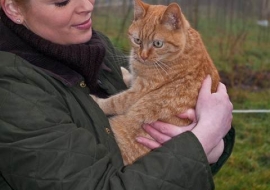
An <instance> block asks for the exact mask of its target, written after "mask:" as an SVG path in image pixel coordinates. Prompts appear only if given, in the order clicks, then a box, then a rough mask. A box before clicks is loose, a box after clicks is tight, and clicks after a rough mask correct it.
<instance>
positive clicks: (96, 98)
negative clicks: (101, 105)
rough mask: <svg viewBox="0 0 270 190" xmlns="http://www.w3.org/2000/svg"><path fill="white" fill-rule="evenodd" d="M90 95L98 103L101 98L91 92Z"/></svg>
mask: <svg viewBox="0 0 270 190" xmlns="http://www.w3.org/2000/svg"><path fill="white" fill-rule="evenodd" d="M89 96H90V97H91V98H92V99H93V100H94V101H95V102H96V103H98V100H99V99H100V98H98V97H96V96H94V95H91V94H89Z"/></svg>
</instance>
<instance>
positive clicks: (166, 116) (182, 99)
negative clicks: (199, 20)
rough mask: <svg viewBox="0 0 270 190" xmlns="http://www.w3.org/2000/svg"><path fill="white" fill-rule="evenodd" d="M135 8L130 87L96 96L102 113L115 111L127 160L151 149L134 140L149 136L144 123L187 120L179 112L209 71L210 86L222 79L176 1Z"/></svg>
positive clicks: (190, 101) (117, 134)
mask: <svg viewBox="0 0 270 190" xmlns="http://www.w3.org/2000/svg"><path fill="white" fill-rule="evenodd" d="M134 8H135V11H134V21H133V23H132V24H131V26H130V28H129V37H130V39H131V42H132V51H131V60H130V69H131V73H132V75H133V79H132V84H131V87H130V89H128V90H126V91H124V92H122V93H119V94H117V95H114V96H111V97H109V98H108V99H99V98H94V99H95V100H96V102H97V103H98V104H99V106H100V107H101V109H102V110H103V111H104V112H105V113H106V114H108V115H114V116H113V117H111V118H110V124H111V127H112V130H113V132H114V135H115V137H116V140H117V143H118V144H119V147H120V150H121V153H122V156H123V159H124V163H125V164H130V163H132V162H134V161H135V160H136V159H137V158H139V157H141V156H142V155H144V154H146V153H147V152H149V149H147V148H145V147H144V146H142V145H140V144H139V143H137V142H136V141H135V138H136V137H138V136H147V135H146V134H145V132H144V130H143V129H142V127H141V126H142V124H144V123H151V122H154V121H157V120H161V121H164V122H166V123H172V124H174V125H178V126H182V125H187V124H188V123H190V121H188V120H183V119H180V118H179V117H177V115H178V114H180V113H183V112H184V111H186V110H187V109H188V108H195V105H196V100H197V97H198V92H199V90H200V87H201V84H202V81H203V80H204V79H205V78H206V76H207V75H208V74H209V75H210V76H211V78H212V92H215V91H216V89H217V86H218V83H219V80H220V78H219V74H218V71H217V69H216V68H215V66H214V65H213V63H212V60H211V58H210V57H209V55H208V53H207V51H206V48H205V46H204V44H203V42H202V40H201V37H200V35H199V33H198V32H197V31H195V30H194V29H192V28H191V27H190V25H189V23H188V21H187V20H186V19H185V17H184V15H183V14H182V12H181V9H180V7H179V5H178V4H176V3H172V4H170V5H169V6H163V5H149V4H146V3H143V2H141V1H140V0H135V2H134ZM155 46H156V47H155Z"/></svg>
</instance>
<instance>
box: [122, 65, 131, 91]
mask: <svg viewBox="0 0 270 190" xmlns="http://www.w3.org/2000/svg"><path fill="white" fill-rule="evenodd" d="M121 72H122V75H123V80H124V82H125V84H126V86H127V87H128V88H129V87H130V86H131V82H132V74H131V73H130V72H129V71H128V70H127V69H125V68H124V67H121Z"/></svg>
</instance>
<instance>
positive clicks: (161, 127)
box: [136, 109, 196, 149]
mask: <svg viewBox="0 0 270 190" xmlns="http://www.w3.org/2000/svg"><path fill="white" fill-rule="evenodd" d="M179 117H180V118H182V119H189V120H191V121H193V122H192V123H191V124H190V125H187V126H181V127H179V126H175V125H171V124H168V123H164V122H161V121H157V122H154V123H151V124H145V125H143V128H144V130H145V131H146V132H147V133H148V134H149V135H150V136H151V137H152V138H153V139H148V138H146V137H137V138H136V140H137V141H138V142H139V143H141V144H143V145H144V146H146V147H148V148H150V149H155V148H158V147H160V146H162V144H163V143H165V142H166V141H168V140H170V139H171V138H172V137H174V136H177V135H179V134H181V133H183V132H186V131H191V130H192V129H193V128H194V126H195V125H196V117H195V111H194V110H193V109H189V110H187V111H186V112H185V113H183V114H180V115H179Z"/></svg>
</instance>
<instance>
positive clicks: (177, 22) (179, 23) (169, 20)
mask: <svg viewBox="0 0 270 190" xmlns="http://www.w3.org/2000/svg"><path fill="white" fill-rule="evenodd" d="M161 24H163V25H165V26H166V27H168V28H169V29H171V30H175V29H180V28H184V29H187V28H188V27H189V23H188V21H187V20H186V19H185V17H184V15H183V14H182V11H181V8H180V7H179V5H178V4H176V3H171V4H170V5H168V7H167V9H166V10H165V12H164V14H163V16H162V19H161Z"/></svg>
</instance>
